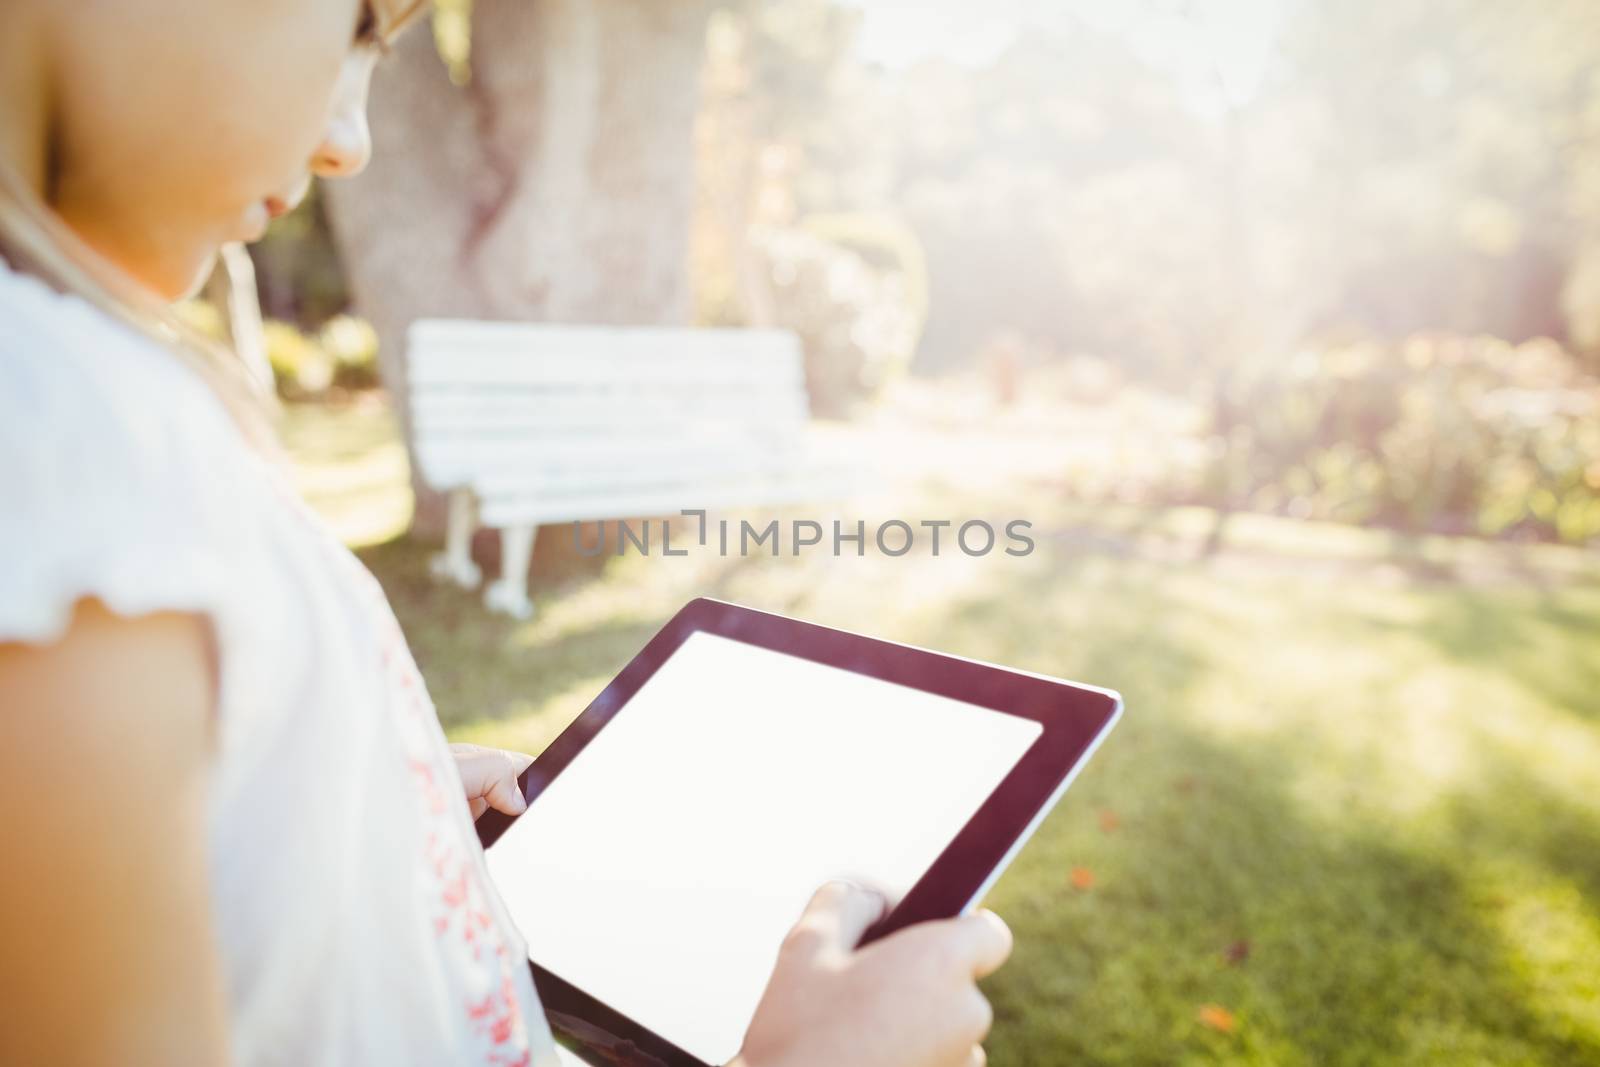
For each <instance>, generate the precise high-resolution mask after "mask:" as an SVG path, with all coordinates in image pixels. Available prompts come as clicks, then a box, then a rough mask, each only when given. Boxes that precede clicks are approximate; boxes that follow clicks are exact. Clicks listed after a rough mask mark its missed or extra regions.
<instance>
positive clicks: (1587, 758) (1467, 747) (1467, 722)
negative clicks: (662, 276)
mask: <svg viewBox="0 0 1600 1067" xmlns="http://www.w3.org/2000/svg"><path fill="white" fill-rule="evenodd" d="M348 418H349V417H348V416H347V417H346V421H348ZM372 426H373V429H372V435H373V436H372V439H373V441H374V442H375V445H374V447H392V446H390V445H385V444H382V442H381V438H382V432H381V431H382V426H381V425H379V424H377V423H373V424H372ZM311 428H313V427H302V429H303V430H304V429H311ZM352 432H353V433H355V435H356V438H359V437H360V434H361V433H362V432H365V431H362V430H360V429H359V428H358V429H357V430H355V431H352ZM335 436H336V437H337V435H335ZM313 437H315V434H309V435H306V436H302V437H300V438H298V440H300V441H302V442H303V441H307V440H310V439H311V438H313ZM338 439H339V440H344V439H343V438H338ZM346 443H348V442H346ZM299 451H300V452H301V453H302V454H306V453H310V452H315V451H316V450H315V448H313V447H311V446H309V445H302V446H301V447H300V448H299ZM360 453H361V450H360V449H359V448H355V449H354V451H353V453H350V454H347V455H346V458H345V459H343V460H341V461H339V462H343V463H351V464H354V465H355V466H356V467H357V468H359V467H360V464H361V463H362V462H363V460H362V458H361V455H360ZM318 455H320V453H319V454H318ZM307 461H308V463H309V464H310V465H311V466H312V467H316V466H317V464H318V463H324V464H325V463H326V462H328V461H326V459H319V458H318V456H317V455H310V456H308V457H307ZM363 491H371V492H375V490H371V488H370V487H367V489H366V490H363ZM1053 492H1054V491H1049V490H1044V489H1041V488H1039V487H1037V485H1030V484H1028V483H1027V482H1025V481H1019V482H1017V483H1015V484H1009V485H1002V486H1001V487H999V488H991V489H989V490H985V491H979V490H974V489H972V488H970V487H967V488H961V489H956V488H950V487H948V486H945V487H941V486H940V485H939V484H936V483H932V482H927V481H923V482H920V483H918V484H917V485H915V486H909V487H901V488H899V489H897V490H896V492H895V493H894V494H892V495H890V496H883V497H880V498H879V499H878V502H877V506H868V505H867V504H865V503H862V502H856V504H854V505H852V506H851V507H850V508H844V509H840V514H842V515H844V516H846V517H849V518H852V519H853V518H854V517H856V516H860V517H863V518H866V519H867V520H868V521H869V523H871V522H875V521H878V520H881V519H884V518H888V517H892V516H894V515H909V516H910V517H926V518H943V517H951V518H954V517H962V518H964V517H969V516H970V517H983V516H990V517H1012V516H1020V517H1026V518H1030V519H1032V520H1033V521H1034V523H1035V529H1036V533H1037V534H1038V536H1039V547H1038V550H1037V551H1036V552H1035V553H1034V554H1033V555H1031V556H1029V557H1026V558H1021V559H1018V558H1013V557H1007V556H998V557H986V558H983V559H969V558H966V557H962V556H960V555H955V556H948V555H947V556H942V557H940V558H938V559H934V558H931V557H929V556H927V555H926V554H913V555H911V556H907V557H905V558H901V559H889V558H884V557H880V556H876V555H873V554H869V555H868V556H867V557H866V558H864V559H856V558H854V557H847V558H844V559H839V560H834V559H827V558H814V559H811V558H806V557H802V558H801V559H800V560H798V561H796V560H789V559H780V560H771V559H747V560H740V559H718V558H715V557H710V556H702V555H693V556H691V557H690V558H688V559H682V560H663V559H659V558H657V559H650V560H639V559H637V558H630V559H625V560H617V561H612V562H611V563H610V565H609V566H607V568H606V569H605V570H604V571H603V572H602V573H598V574H588V575H586V574H582V573H576V572H575V570H574V568H571V567H567V568H565V569H563V568H561V567H555V568H552V567H549V566H546V567H544V568H543V570H542V573H540V574H538V575H536V577H535V582H534V595H535V598H536V601H537V602H538V605H539V614H538V616H537V617H536V618H535V619H533V620H531V621H529V622H527V623H515V622H509V621H506V620H502V619H498V618H494V617H491V616H489V615H487V614H485V613H484V611H483V610H482V609H481V607H480V606H479V604H478V601H477V599H476V597H475V596H473V595H471V594H467V593H463V592H460V591H458V590H453V589H448V588H443V587H440V586H437V585H434V584H433V583H431V582H430V581H429V580H428V579H427V578H426V575H425V559H426V554H427V552H428V551H429V549H428V548H426V547H424V546H418V545H416V544H414V543H411V542H409V541H406V540H396V541H391V542H388V543H383V544H378V545H375V546H373V547H370V548H367V549H365V550H364V553H363V554H364V558H365V559H366V561H367V562H368V564H369V565H370V566H371V567H372V569H373V570H374V572H375V573H376V574H377V575H378V577H379V578H380V579H381V580H382V582H383V584H384V586H385V588H386V589H387V590H388V591H389V595H390V597H391V599H392V601H393V603H394V606H395V609H396V611H397V612H398V614H399V616H400V619H401V622H402V624H403V625H404V627H405V629H406V632H407V634H408V636H409V637H410V639H411V642H412V645H413V649H414V651H415V653H416V655H417V658H418V660H419V661H420V663H421V665H422V668H423V671H424V673H425V675H426V677H427V680H428V684H429V687H430V689H431V691H432V693H433V696H434V698H435V701H436V703H437V705H438V707H439V711H440V715H441V717H442V718H443V720H444V722H445V724H446V727H447V729H448V730H449V732H450V733H451V734H452V736H454V737H457V738H461V739H471V740H476V741H481V742H486V743H494V744H502V745H506V746H513V747H521V748H523V749H526V750H529V751H537V750H538V749H539V748H540V747H542V746H543V745H544V744H545V743H547V742H548V740H549V739H550V738H551V737H553V736H554V735H555V733H557V732H558V731H559V730H560V729H561V727H562V726H563V725H565V723H566V722H567V721H569V720H570V719H571V717H572V716H573V715H575V714H577V713H578V712H579V711H581V710H582V708H583V707H584V705H585V704H586V703H587V702H588V700H589V699H590V698H592V697H593V696H594V695H595V694H596V693H597V692H598V691H599V689H600V688H601V687H602V686H603V685H604V684H605V683H606V682H607V681H608V680H609V679H610V677H611V676H612V675H613V674H614V673H615V672H616V670H617V669H618V668H619V667H621V666H622V665H623V664H624V663H625V662H626V661H627V660H628V658H629V657H630V656H631V655H632V654H633V653H634V652H635V651H637V649H638V648H639V647H640V646H641V645H642V644H643V643H644V642H645V640H646V639H647V638H648V637H649V636H650V635H651V634H652V633H653V632H654V631H655V629H656V628H657V627H658V626H659V625H660V624H661V623H662V622H663V621H664V620H665V619H666V618H667V617H668V616H669V615H671V613H672V612H673V611H674V610H675V609H676V608H677V607H678V606H679V605H680V604H681V603H682V602H683V601H684V600H687V599H688V598H690V597H692V596H695V595H699V594H709V595H714V596H719V597H724V598H727V599H732V600H736V601H741V602H744V603H748V604H751V605H753V606H756V607H761V608H767V609H773V610H778V611H783V612H788V613H793V614H796V615H800V616H802V617H805V618H808V619H812V620H816V621H819V622H823V623H829V624H836V625H842V626H846V627H849V628H852V629H858V630H864V631H868V632H871V633H874V634H877V635H881V636H884V637H888V638H892V639H896V640H902V641H909V642H913V643H916V644H922V645H928V646H932V647H936V648H940V649H945V650H949V651H951V652H956V653H960V654H963V655H968V656H975V657H979V658H983V659H990V660H995V661H999V662H1002V663H1007V664H1011V665H1015V666H1018V667H1023V668H1027V669H1031V670H1036V671H1044V672H1048V673H1051V674H1057V675H1062V676H1065V677H1070V678H1078V679H1082V680H1084V681H1089V682H1094V683H1098V684H1102V685H1108V686H1112V687H1115V688H1117V689H1120V690H1121V691H1122V692H1123V694H1124V695H1125V697H1126V700H1127V714H1126V716H1125V718H1124V721H1123V723H1122V725H1121V726H1120V727H1119V728H1118V730H1117V731H1116V732H1115V733H1114V734H1113V735H1112V737H1111V738H1110V739H1109V740H1108V742H1107V743H1106V745H1105V746H1104V747H1103V749H1102V750H1101V752H1100V754H1099V755H1098V756H1097V757H1096V758H1095V760H1094V762H1093V763H1092V765H1091V766H1090V767H1089V768H1088V769H1087V770H1086V771H1085V772H1084V774H1083V775H1082V777H1081V778H1080V780H1079V781H1078V783H1077V784H1076V785H1074V787H1073V789H1072V791H1071V792H1070V793H1069V794H1068V796H1067V797H1066V799H1065V800H1064V801H1063V803H1062V804H1061V806H1060V807H1059V808H1058V809H1057V810H1056V811H1055V813H1054V814H1053V815H1052V816H1051V817H1050V818H1049V820H1048V821H1047V822H1046V823H1045V825H1044V826H1043V827H1042V828H1041V830H1040V831H1039V833H1038V834H1037V836H1036V837H1035V838H1034V839H1033V841H1032V842H1031V843H1030V844H1029V845H1028V847H1027V848H1026V849H1025V850H1024V851H1023V853H1022V854H1021V856H1020V857H1019V859H1018V861H1017V862H1016V864H1015V865H1014V866H1013V867H1012V868H1011V870H1010V871H1009V872H1008V873H1007V874H1006V875H1005V877H1004V878H1002V879H1001V881H1000V882H999V884H998V885H997V886H996V888H995V889H994V891H993V892H992V893H991V896H990V900H989V904H990V906H991V907H993V908H995V909H996V910H997V911H999V912H1000V913H1001V914H1002V915H1003V916H1004V917H1005V918H1006V919H1007V920H1008V921H1009V922H1010V924H1011V926H1012V928H1013V930H1014V931H1015V933H1016V936H1017V948H1016V953H1015V955H1014V957H1013V959H1012V962H1011V963H1010V964H1009V965H1008V966H1007V967H1006V968H1005V969H1004V970H1003V971H1001V972H1000V973H999V974H998V975H996V976H995V977H994V978H993V979H991V980H990V981H988V982H987V983H986V989H987V991H988V992H989V994H990V996H991V998H992V1000H993V1001H994V1004H995V1007H996V1011H997V1019H996V1023H995V1027H994V1032H993V1035H992V1037H991V1039H990V1041H989V1052H990V1061H991V1062H992V1063H994V1064H996V1065H1000V1067H1005V1065H1012V1064H1016V1065H1055V1064H1063V1065H1064V1064H1087V1063H1094V1064H1173V1063H1250V1064H1371V1063H1438V1064H1476V1063H1486V1064H1487V1063H1496V1064H1533V1063H1538V1064H1547V1063H1548V1064H1563V1063H1571V1064H1580V1063H1600V563H1597V561H1596V559H1595V557H1594V555H1593V554H1592V553H1591V554H1584V553H1581V552H1578V551H1576V550H1564V549H1555V550H1551V549H1537V550H1533V549H1518V548H1513V547H1508V546H1493V545H1484V544H1481V543H1473V542H1452V541H1449V540H1445V539H1437V538H1433V539H1427V540H1425V541H1408V540H1403V539H1396V538H1394V537H1392V536H1390V535H1386V534H1377V533H1372V532H1368V531H1362V530H1355V529H1350V528H1343V527H1329V526H1316V525H1306V524H1295V523H1291V522H1286V521H1279V520H1270V519H1261V518H1254V517H1241V518H1239V519H1237V520H1236V521H1235V522H1233V523H1231V524H1230V526H1229V530H1228V535H1227V537H1226V538H1225V540H1224V543H1223V548H1222V550H1221V551H1220V552H1219V553H1218V554H1216V555H1215V556H1212V557H1204V556H1202V555H1201V553H1200V545H1201V544H1202V543H1203V541H1204V538H1205V535H1206V533H1207V532H1208V529H1209V525H1210V517H1209V516H1207V515H1204V514H1196V513H1189V512H1169V513H1152V512H1145V511H1140V510H1138V509H1132V508H1121V509H1111V510H1107V509H1099V508H1088V507H1085V506H1083V505H1073V504H1070V503H1068V502H1065V501H1060V500H1057V499H1054V497H1053V495H1052V494H1053ZM332 495H334V496H337V494H332ZM380 498H381V499H385V500H390V498H388V497H382V496H381V494H380V495H379V496H378V497H374V498H373V499H380ZM891 499H892V500H893V505H892V507H891V506H890V505H889V503H887V501H889V500H891ZM322 503H323V505H324V506H328V507H330V508H331V509H332V510H334V511H337V510H338V509H337V507H335V506H334V505H336V504H337V501H336V500H325V501H323V502H322ZM384 506H385V507H388V508H390V509H391V510H392V509H393V502H392V500H390V502H389V503H388V504H385V505H384ZM826 515H827V513H826V512H824V515H823V516H821V517H826ZM346 519H347V521H350V523H351V526H352V527H353V528H362V527H363V524H362V523H361V522H357V521H354V520H352V519H350V518H349V516H346ZM378 525H381V524H380V523H377V522H376V520H373V521H369V522H367V523H366V524H365V528H376V527H377V526H378ZM1074 868H1083V869H1086V870H1087V871H1089V872H1091V873H1092V875H1093V884H1092V886H1090V887H1089V888H1087V889H1080V888H1074V887H1073V885H1072V883H1071V879H1070V872H1071V871H1072V870H1073V869H1074ZM1208 1004H1215V1005H1220V1006H1222V1007H1224V1008H1226V1009H1227V1010H1228V1011H1229V1012H1231V1013H1232V1017H1233V1019H1234V1020H1235V1026H1234V1028H1233V1030H1232V1032H1231V1033H1225V1032H1221V1031H1219V1030H1217V1029H1214V1028H1211V1027H1208V1026H1206V1025H1204V1024H1203V1023H1202V1022H1201V1021H1200V1018H1199V1015H1198V1013H1199V1011H1200V1009H1201V1007H1202V1006H1203V1005H1208Z"/></svg>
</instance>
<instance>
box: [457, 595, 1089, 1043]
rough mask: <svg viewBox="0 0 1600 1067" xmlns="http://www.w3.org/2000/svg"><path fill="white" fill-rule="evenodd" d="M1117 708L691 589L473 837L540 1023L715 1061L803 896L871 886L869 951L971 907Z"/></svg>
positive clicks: (756, 992)
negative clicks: (839, 885)
mask: <svg viewBox="0 0 1600 1067" xmlns="http://www.w3.org/2000/svg"><path fill="white" fill-rule="evenodd" d="M1120 707H1121V702H1120V700H1119V699H1118V698H1117V696H1116V694H1114V693H1109V692H1107V691H1105V690H1100V689H1093V688H1090V687H1085V686H1078V685H1073V684H1071V683H1067V682H1062V681H1059V680H1057V679H1052V678H1046V677H1043V676H1039V675H1033V674H1026V673H1022V672H1016V671H1010V670H1005V669H1003V668H999V667H994V666H990V665H987V664H982V663H977V662H974V661H971V660H965V659H959V658H956V657H952V656H944V655H940V654H938V653H934V652H929V651H925V650H923V649H916V648H911V647H908V646H904V645H897V644H893V643H891V642H886V641H878V640H874V639H872V638H866V637H861V636H859V635H856V634H851V633H846V632H843V631H839V630H833V629H829V628H826V627H821V626H815V625H812V624H809V623H803V622H798V621H796V620H792V619H787V618H783V617H781V616H777V615H770V614H767V613H764V612H758V611H753V610H750V609H747V608H740V607H736V606H734V605H731V604H724V603H720V602H717V601H711V600H695V601H692V602H691V603H690V604H689V605H687V606H686V607H685V608H684V609H683V610H682V611H680V612H679V613H678V614H677V615H676V616H675V617H674V618H673V619H672V620H671V621H670V622H669V623H668V624H667V626H666V627H665V628H664V629H663V630H662V631H661V632H660V633H659V634H657V635H656V637H655V638H653V639H652V640H651V641H650V643H649V644H648V645H646V647H645V648H644V649H643V650H642V651H641V652H640V653H639V655H638V656H637V657H636V658H635V659H634V660H633V662H632V663H630V664H629V665H628V666H627V667H626V668H625V669H624V670H623V671H622V673H621V674H619V675H618V676H617V678H616V679H615V680H614V681H613V682H612V683H611V685H610V686H608V687H607V688H606V690H605V691H604V692H603V693H602V694H601V695H600V696H599V697H598V698H596V700H595V701H594V703H593V704H591V705H590V707H589V708H588V709H587V710H586V711H585V712H584V713H583V714H582V715H581V716H579V717H578V719H577V720H576V721H574V723H573V724H572V725H571V726H570V727H568V729H567V730H566V731H565V732H564V733H563V734H562V735H561V736H560V737H559V738H558V739H557V740H556V741H555V742H554V743H553V744H552V745H551V746H550V748H549V749H548V750H546V752H545V753H544V754H543V755H541V756H540V757H539V759H538V760H536V761H535V762H534V764H533V765H532V766H531V767H529V769H528V770H527V771H526V772H525V773H524V775H523V778H522V784H523V787H524V795H525V796H526V797H527V798H528V800H529V802H530V804H529V808H528V811H527V812H526V813H525V814H523V815H521V816H519V817H517V818H516V819H515V820H512V819H509V818H507V817H505V816H501V815H498V814H497V813H495V812H490V813H488V814H486V815H485V816H484V817H483V819H482V820H481V821H480V831H481V833H482V834H483V837H484V840H485V843H486V844H487V845H490V846H492V847H490V848H489V852H488V861H489V869H490V873H491V874H492V875H493V877H494V879H495V882H496V884H497V886H498V887H499V890H500V893H501V895H502V897H503V898H504V899H505V901H506V904H507V906H508V907H509V909H510V911H511V914H512V916H513V918H514V919H515V921H516V922H517V924H518V926H519V927H520V928H521V930H522V932H523V934H524V936H525V937H526V938H527V940H528V945H529V952H530V955H531V957H532V961H533V964H534V972H535V977H536V979H537V981H538V985H539V991H540V995H541V997H543V998H544V1001H545V1006H546V1008H547V1010H548V1011H549V1013H550V1016H551V1020H552V1022H553V1023H554V1024H555V1025H556V1027H557V1029H558V1031H564V1032H565V1034H566V1036H567V1037H568V1038H569V1039H572V1040H575V1041H577V1042H578V1043H579V1045H580V1046H582V1047H587V1048H589V1049H592V1050H595V1051H596V1052H597V1053H598V1054H599V1055H601V1056H603V1055H604V1054H605V1053H604V1052H603V1051H602V1050H604V1049H606V1048H607V1047H618V1046H621V1045H624V1044H626V1045H627V1046H628V1047H629V1048H630V1049H631V1051H630V1052H629V1055H630V1056H631V1057H632V1060H631V1062H640V1063H650V1062H658V1063H662V1064H668V1065H673V1067H698V1065H702V1064H720V1063H725V1062H727V1061H728V1060H729V1059H730V1058H731V1057H733V1056H734V1055H735V1054H736V1053H737V1052H738V1051H739V1048H740V1045H741V1042H742V1041H743V1039H744V1036H745V1032H746V1030H747V1029H748V1028H749V1026H750V1022H751V1019H752V1017H754V1015H755V1011H756V1006H757V1003H758V1002H759V1000H760V999H761V996H762V993H763V990H764V989H765V988H766V986H767V983H768V980H769V978H771V977H772V976H773V967H774V964H775V963H776V962H777V960H778V951H779V947H780V945H781V944H782V943H783V940H784V937H785V935H786V934H787V933H788V931H789V930H790V928H791V927H792V926H794V924H795V920H796V919H797V918H798V917H799V916H800V915H801V913H802V911H804V910H805V909H806V907H807V902H808V901H809V900H811V898H812V895H813V893H814V892H815V891H816V889H817V887H818V886H819V885H822V884H824V883H826V882H829V881H830V880H835V879H845V880H850V881H855V882H858V883H861V884H866V885H871V886H873V887H876V888H879V889H881V890H882V891H884V892H885V893H886V894H887V895H888V897H889V898H890V904H891V905H892V907H891V910H890V911H889V912H888V914H887V915H886V916H884V917H883V918H881V919H880V920H878V921H876V922H874V923H872V924H871V926H870V928H869V929H868V930H867V931H866V934H865V938H864V941H871V940H873V939H875V938H877V937H881V936H883V935H885V934H887V933H888V932H890V931H892V930H896V929H899V928H901V927H904V926H907V925H910V924H912V923H915V922H918V921H921V920H927V919H939V918H948V917H950V916H954V915H958V914H961V913H962V912H964V911H967V910H968V909H969V908H970V907H971V906H972V905H973V904H974V903H975V902H976V901H977V900H978V899H979V898H980V897H981V896H982V894H983V892H984V891H985V890H986V889H987V887H988V886H989V884H990V883H991V882H992V881H993V880H994V878H995V877H997V876H998V875H999V873H1000V871H1001V870H1002V869H1003V868H1004V866H1005V865H1006V863H1007V862H1008V861H1009V859H1010V857H1011V855H1012V854H1013V853H1014V851H1015V850H1016V848H1017V847H1019V846H1020V844H1021V843H1022V841H1023V840H1025V839H1026V837H1027V835H1028V834H1029V833H1031V832H1032V830H1033V828H1034V826H1036V825H1037V823H1038V822H1039V820H1040V819H1042V818H1043V816H1044V814H1045V812H1047V811H1048V810H1049V808H1050V807H1051V806H1052V804H1053V803H1054V801H1055V800H1056V799H1057V798H1058V797H1059V796H1060V794H1061V792H1062V791H1063V790H1064V789H1065V788H1066V785H1067V784H1068V782H1069V781H1070V780H1071V778H1072V776H1073V774H1074V773H1075V772H1076V770H1077V769H1078V768H1079V767H1080V766H1081V765H1082V763H1083V762H1084V761H1085V760H1086V759H1087V757H1088V755H1089V753H1090V752H1091V751H1092V749H1093V748H1094V746H1095V745H1096V744H1097V743H1098V741H1099V740H1100V738H1101V737H1102V736H1104V734H1105V732H1106V731H1107V730H1108V729H1109V728H1110V726H1111V724H1112V723H1113V722H1114V720H1115V718H1116V716H1117V714H1118V712H1119V711H1120ZM641 1053H642V1054H643V1055H641Z"/></svg>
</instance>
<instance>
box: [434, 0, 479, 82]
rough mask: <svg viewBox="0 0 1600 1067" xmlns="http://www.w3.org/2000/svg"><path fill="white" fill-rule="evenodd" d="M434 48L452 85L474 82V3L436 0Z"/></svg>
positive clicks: (469, 0)
mask: <svg viewBox="0 0 1600 1067" xmlns="http://www.w3.org/2000/svg"><path fill="white" fill-rule="evenodd" d="M433 45H434V47H435V48H437V49H438V51H439V58H440V59H442V60H444V65H445V68H446V69H447V70H449V72H450V80H451V81H452V82H453V83H455V84H456V85H466V84H467V83H468V82H469V81H471V80H472V0H433Z"/></svg>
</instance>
